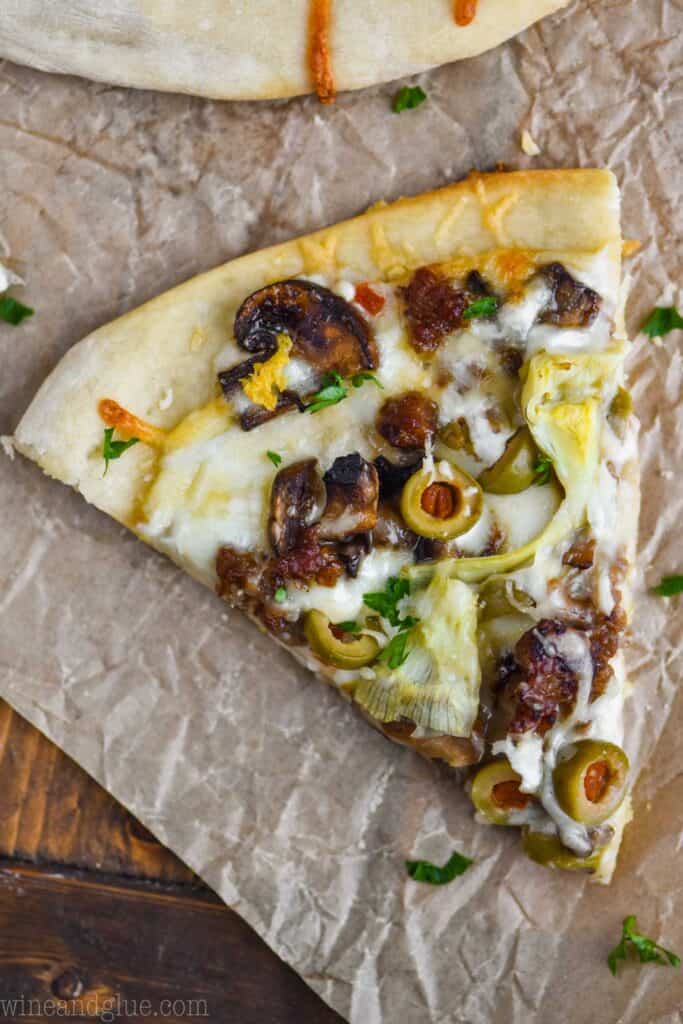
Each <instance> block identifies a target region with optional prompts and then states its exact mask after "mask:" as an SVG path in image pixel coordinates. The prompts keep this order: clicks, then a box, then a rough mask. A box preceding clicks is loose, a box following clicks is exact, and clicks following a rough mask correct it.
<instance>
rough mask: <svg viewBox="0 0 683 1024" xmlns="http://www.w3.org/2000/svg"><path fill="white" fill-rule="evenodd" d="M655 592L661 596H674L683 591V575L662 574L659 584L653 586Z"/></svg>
mask: <svg viewBox="0 0 683 1024" xmlns="http://www.w3.org/2000/svg"><path fill="white" fill-rule="evenodd" d="M652 592H653V594H658V595H659V596H660V597H673V596H674V594H680V593H683V576H662V579H661V582H660V583H659V585H658V586H656V587H653V588H652Z"/></svg>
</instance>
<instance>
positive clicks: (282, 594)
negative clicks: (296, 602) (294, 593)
mask: <svg viewBox="0 0 683 1024" xmlns="http://www.w3.org/2000/svg"><path fill="white" fill-rule="evenodd" d="M273 600H274V601H275V603H276V604H283V603H284V602H285V601H286V600H287V588H286V587H278V588H277V590H276V591H275V593H274V594H273Z"/></svg>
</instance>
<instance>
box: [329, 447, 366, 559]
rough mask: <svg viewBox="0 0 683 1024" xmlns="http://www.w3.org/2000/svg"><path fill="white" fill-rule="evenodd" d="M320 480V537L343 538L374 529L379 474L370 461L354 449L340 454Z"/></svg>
mask: <svg viewBox="0 0 683 1024" xmlns="http://www.w3.org/2000/svg"><path fill="white" fill-rule="evenodd" d="M323 479H324V481H325V486H326V488H327V504H326V506H325V511H324V513H323V516H322V519H321V520H320V528H319V531H318V536H319V537H320V538H321V539H322V540H347V539H348V538H349V537H352V536H353V535H354V534H356V533H365V532H366V531H368V530H372V529H374V526H375V524H376V522H377V502H378V500H379V477H378V475H377V470H376V469H375V467H374V466H373V465H372V463H370V462H366V460H365V459H364V458H363V457H362V456H361V455H359V454H358V452H354V453H353V454H352V455H343V456H341V457H340V458H338V459H335V460H334V462H333V463H332V465H331V467H330V468H329V469H328V471H327V472H326V473H325V476H324V477H323Z"/></svg>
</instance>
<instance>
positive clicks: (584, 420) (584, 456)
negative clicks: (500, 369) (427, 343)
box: [403, 352, 618, 584]
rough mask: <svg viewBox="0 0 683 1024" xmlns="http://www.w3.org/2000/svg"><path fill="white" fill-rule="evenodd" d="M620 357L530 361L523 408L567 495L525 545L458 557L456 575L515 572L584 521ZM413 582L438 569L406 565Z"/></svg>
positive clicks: (542, 356) (453, 565) (452, 565)
mask: <svg viewBox="0 0 683 1024" xmlns="http://www.w3.org/2000/svg"><path fill="white" fill-rule="evenodd" d="M617 359H618V356H615V355H614V354H613V353H603V354H600V355H583V354H580V355H572V356H558V355H549V354H548V353H546V352H540V353H539V354H538V355H536V356H534V357H533V358H532V359H531V360H530V362H529V366H528V371H527V376H526V381H525V383H524V387H523V389H522V399H521V402H522V409H523V411H524V416H525V419H526V421H527V424H528V426H529V429H530V430H531V434H532V436H533V439H534V441H535V442H536V444H537V445H538V447H539V448H540V449H541V451H543V452H545V453H546V455H547V456H548V457H549V458H550V459H552V462H553V466H554V469H555V473H556V475H557V478H558V479H559V481H560V483H561V484H562V487H563V488H564V492H565V496H564V500H563V501H562V504H561V505H560V507H559V508H558V510H557V512H556V513H555V515H554V516H553V518H552V519H551V520H550V522H549V523H548V524H547V526H546V527H545V528H544V529H543V530H542V531H541V533H539V534H538V536H537V537H535V538H534V539H533V540H531V541H529V543H528V544H525V545H524V546H523V547H520V548H516V549H515V550H513V551H504V552H501V553H500V554H497V555H489V556H483V557H476V558H457V559H451V560H449V561H448V562H445V561H444V562H443V563H441V564H442V565H444V566H445V565H447V564H448V565H449V569H448V571H449V572H450V574H451V575H452V576H456V577H457V578H458V579H461V580H465V581H466V582H468V583H477V582H481V581H482V580H484V579H486V578H487V577H488V576H490V575H492V574H494V573H507V572H512V571H513V570H514V569H517V568H519V566H521V565H523V564H524V563H525V562H530V561H531V560H532V559H533V558H534V556H535V555H536V552H537V551H538V549H539V548H540V547H551V546H553V545H554V544H557V543H559V541H561V540H562V539H563V537H566V536H567V534H568V533H569V532H570V531H571V530H574V529H576V528H577V527H579V526H581V525H582V524H583V521H584V519H585V515H586V505H587V502H588V499H589V497H590V494H591V490H592V487H593V485H594V481H595V478H596V475H597V472H598V465H599V444H600V431H601V426H602V414H601V409H600V399H599V397H598V396H599V394H600V390H601V383H602V381H603V380H606V379H608V378H609V376H610V374H616V365H617V363H616V361H617ZM403 572H404V574H405V575H406V576H408V577H409V578H410V579H411V580H412V581H413V583H423V584H424V583H426V582H427V581H428V579H429V578H430V577H431V574H432V573H433V572H434V566H433V565H430V564H429V563H427V564H424V565H416V566H410V567H408V568H406V569H404V570H403Z"/></svg>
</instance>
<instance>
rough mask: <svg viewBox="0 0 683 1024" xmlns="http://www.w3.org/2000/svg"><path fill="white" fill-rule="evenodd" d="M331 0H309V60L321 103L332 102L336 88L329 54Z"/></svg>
mask: <svg viewBox="0 0 683 1024" xmlns="http://www.w3.org/2000/svg"><path fill="white" fill-rule="evenodd" d="M331 19H332V0H311V13H310V17H309V62H310V70H311V78H312V79H313V86H314V88H315V91H316V92H317V94H318V99H319V100H320V102H321V103H334V99H335V96H336V94H337V90H336V88H335V85H334V75H333V73H332V57H331V54H330V22H331Z"/></svg>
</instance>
